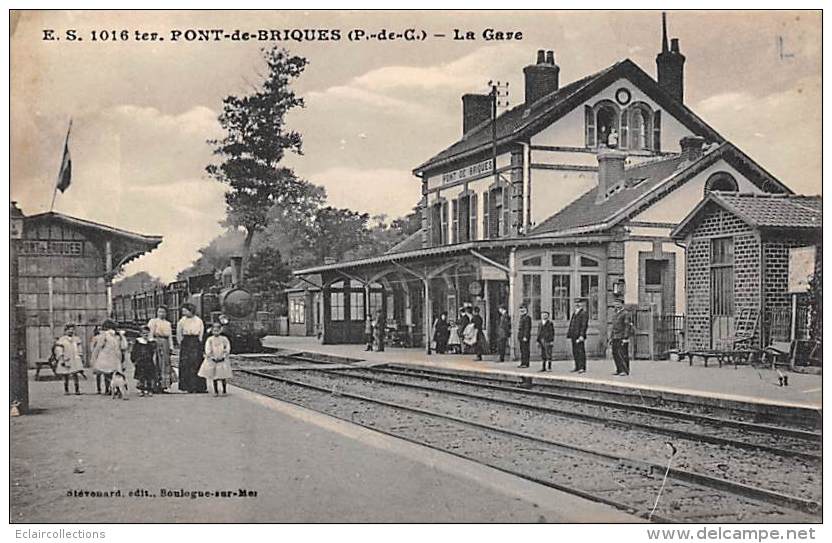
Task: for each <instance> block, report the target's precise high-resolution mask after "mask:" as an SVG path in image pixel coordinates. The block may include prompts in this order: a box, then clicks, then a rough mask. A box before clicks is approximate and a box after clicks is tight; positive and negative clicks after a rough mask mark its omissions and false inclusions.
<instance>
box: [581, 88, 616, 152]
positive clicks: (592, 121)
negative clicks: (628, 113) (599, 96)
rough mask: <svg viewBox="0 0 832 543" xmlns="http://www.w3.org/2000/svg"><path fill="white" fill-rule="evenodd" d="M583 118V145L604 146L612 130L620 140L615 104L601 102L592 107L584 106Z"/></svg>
mask: <svg viewBox="0 0 832 543" xmlns="http://www.w3.org/2000/svg"><path fill="white" fill-rule="evenodd" d="M585 116H586V118H585V124H586V127H585V129H586V130H585V133H586V141H585V143H586V146H587V147H592V148H594V147H600V146H606V145H607V144H608V142H609V138H610V134H611V133H612V131H613V130H615V132H616V134H618V135H619V139H620V134H619V128H620V127H619V117H620V112H619V109H618V106H617V105H616V104H615V102H612V101H611V100H601V101H600V102H598V103H597V104H595V105H594V106H592V107H590V106H586V107H585Z"/></svg>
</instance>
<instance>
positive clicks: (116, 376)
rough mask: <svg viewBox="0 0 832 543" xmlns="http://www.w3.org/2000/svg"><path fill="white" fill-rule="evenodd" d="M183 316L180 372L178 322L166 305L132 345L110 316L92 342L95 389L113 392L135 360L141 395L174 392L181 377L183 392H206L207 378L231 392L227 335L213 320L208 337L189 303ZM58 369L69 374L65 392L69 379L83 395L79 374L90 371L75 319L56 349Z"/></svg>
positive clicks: (57, 371) (65, 392) (90, 360)
mask: <svg viewBox="0 0 832 543" xmlns="http://www.w3.org/2000/svg"><path fill="white" fill-rule="evenodd" d="M181 310H182V315H183V316H182V318H181V319H179V322H178V323H177V325H176V338H177V341H178V343H179V366H178V370H179V371H178V375H177V372H176V371H175V369H174V367H173V364H172V363H171V353H172V351H173V326H172V324H171V322H170V321H169V320H168V319H167V309H166V308H164V307H159V308H158V309H157V312H156V317H155V318H152V319H150V320H149V321H148V323H147V324H146V325H144V326H142V327H141V334H140V336H139V337H137V338H136V340H135V341H134V342H133V344H132V347H131V346H130V343H129V341H128V340H127V337H126V335H125V333H124V331H123V330H117V326H116V323H115V322H113V321H112V320H109V319H108V320H105V321H104V322H103V323H102V324H101V326H100V327H96V329H95V331H94V337H93V339H92V341H91V345H90V356H89V361H88V362H89V364H88V366H89V368H90V369H92V371H93V373H94V374H95V383H96V393H98V394H101V393H102V381H103V385H104V386H103V393H104V394H106V395H111V393H112V390H111V388H112V387H113V383H114V382H121V381H126V375H127V373H126V361H127V358H128V356H129V359H130V361H131V362H132V364H133V367H134V372H133V378H134V379H135V381H136V390H137V391H138V393H139V395H140V396H153V394H154V393H157V394H159V393H167V392H171V391H172V390H171V389H172V387H173V385H174V384H175V383H177V381H178V389H179V390H180V391H182V392H189V393H199V392H207V391H208V386H207V381H211V382H212V383H213V389H214V395H217V396H218V395H219V394H220V391H219V385H222V394H223V395H225V394H227V381H228V379H231V375H232V372H231V364H230V361H229V355H230V354H231V343H230V341H229V339H228V338H227V337H226V336H224V335H223V334H222V325H220V324H219V323H214V324H212V325H211V328H210V336H209V337H208V338H207V339H204V336H205V324H204V323H203V322H202V319H200V318H199V316H197V315H196V308H195V307H194V306H193V305H192V304H190V303H186V304H183V306H182V309H181ZM52 356H53V359H54V362H55V373H57V374H58V375H60V376H63V378H64V394H70V388H69V385H70V381H72V383H73V385H74V391H75V394H81V391H80V386H79V380H78V377H79V376H83V377H84V378H86V375H85V373H84V372H85V369H86V368H85V366H84V345H83V342H82V341H81V338H80V337H78V336H77V335H76V328H75V325H74V324H72V323H69V324H67V325H66V326H65V327H64V333H63V335H62V336H61V337H60V338H58V339H57V340H56V341H55V344H54V345H53V348H52Z"/></svg>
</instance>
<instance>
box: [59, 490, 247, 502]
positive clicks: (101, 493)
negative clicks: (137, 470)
mask: <svg viewBox="0 0 832 543" xmlns="http://www.w3.org/2000/svg"><path fill="white" fill-rule="evenodd" d="M66 496H67V497H68V498H189V499H192V500H195V499H198V498H256V497H257V491H256V490H251V489H247V488H237V489H202V490H197V489H185V488H161V489H159V490H150V489H146V488H134V489H131V490H128V491H126V492H125V491H122V490H121V489H120V488H118V489H112V490H100V489H71V490H67V491H66Z"/></svg>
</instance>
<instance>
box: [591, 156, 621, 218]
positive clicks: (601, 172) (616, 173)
mask: <svg viewBox="0 0 832 543" xmlns="http://www.w3.org/2000/svg"><path fill="white" fill-rule="evenodd" d="M626 158H627V153H624V152H622V151H619V150H618V149H611V148H608V147H599V148H598V189H597V191H596V193H595V203H596V204H600V203H601V202H603V201H604V200H606V199H607V191H608V190H610V189H611V188H612V187H614V186H615V185H616V184H617V183H619V182H620V181H623V180H624V160H625V159H626Z"/></svg>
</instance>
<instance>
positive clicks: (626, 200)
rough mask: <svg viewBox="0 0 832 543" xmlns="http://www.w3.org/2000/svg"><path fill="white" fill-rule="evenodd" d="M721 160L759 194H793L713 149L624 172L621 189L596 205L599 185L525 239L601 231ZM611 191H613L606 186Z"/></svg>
mask: <svg viewBox="0 0 832 543" xmlns="http://www.w3.org/2000/svg"><path fill="white" fill-rule="evenodd" d="M719 159H725V161H726V162H728V163H729V164H731V165H732V166H734V167H735V168H736V169H737V170H738V171H740V172H742V173H743V174H744V175H746V176H747V177H748V178H749V179H750V180H751V181H752V182H753V183H754V184H755V185H757V186H758V187H760V189H761V190H765V191H768V192H778V193H791V190H790V189H789V188H788V187H786V186H785V185H783V184H782V183H781V182H779V181H778V180H777V179H776V178H774V177H773V176H772V175H771V174H769V173H768V172H767V171H765V170H764V169H763V168H762V167H761V166H760V165H759V164H757V163H756V162H754V161H753V160H752V159H751V158H750V157H748V156H747V155H746V154H745V153H743V152H742V151H740V150H739V149H737V148H736V147H735V146H734V145H732V144H731V143H727V142H726V143H722V144H721V145H712V146H711V147H710V148H708V149H707V150H706V151H705V153H704V154H703V155H702V156H701V157H699V158H698V159H697V160H695V161H688V160H686V159H685V157H684V156H682V155H673V156H670V157H664V158H660V159H656V160H651V161H647V162H644V163H641V164H637V165H635V166H632V167H629V168H627V169H626V170H625V171H624V173H625V179H622V180H620V181H619V183H618V187H619V189H620V190H618V191H617V192H614V193H613V194H611V195H610V196H608V197H607V198H606V199H605V200H603V201H602V202H596V195H597V192H598V187H597V185H596V186H594V187H593V188H591V189H590V190H589V191H587V192H585V193H584V194H583V195H581V196H580V197H579V198H578V199H577V200H575V201H574V202H572V203H571V204H568V205H567V206H566V207H564V208H563V209H562V210H560V211H559V212H557V213H555V214H554V215H552V216H551V217H549V218H548V219H546V220H544V221H543V222H541V223H540V224H539V225H537V226H536V227H535V228H533V229H532V230H531V231H530V232H529V235H531V236H535V235H552V234H560V235H571V234H577V233H579V232H588V231H590V232H591V231H603V230H608V229H609V228H612V227H613V226H615V225H616V224H618V223H620V222H621V221H623V220H626V219H627V218H629V217H632V216H633V215H635V214H637V213H639V212H641V211H642V210H644V209H646V208H647V207H649V206H650V205H652V204H653V203H654V202H656V201H657V200H659V199H660V198H662V197H663V196H665V195H667V194H668V193H669V192H671V191H672V190H674V189H675V188H677V187H678V186H679V185H681V184H682V183H684V182H685V181H687V180H689V179H691V178H692V177H693V176H695V175H697V174H698V173H700V172H702V171H703V170H705V169H706V168H708V167H710V166H711V165H713V164H714V163H715V162H716V161H717V160H719ZM610 188H612V187H610Z"/></svg>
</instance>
